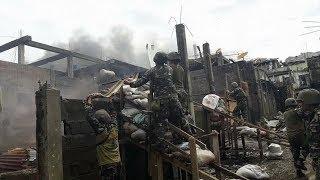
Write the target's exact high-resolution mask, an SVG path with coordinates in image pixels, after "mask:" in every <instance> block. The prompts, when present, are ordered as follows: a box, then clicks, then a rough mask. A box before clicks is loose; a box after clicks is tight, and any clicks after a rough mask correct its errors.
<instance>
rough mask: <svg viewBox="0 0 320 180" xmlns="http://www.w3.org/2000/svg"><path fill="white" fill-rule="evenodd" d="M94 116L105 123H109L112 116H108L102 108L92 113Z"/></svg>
mask: <svg viewBox="0 0 320 180" xmlns="http://www.w3.org/2000/svg"><path fill="white" fill-rule="evenodd" d="M94 117H95V118H97V119H98V120H99V121H103V122H105V123H110V122H111V121H112V118H111V117H110V115H109V113H108V112H107V111H106V110H104V109H100V110H98V111H96V112H95V113H94Z"/></svg>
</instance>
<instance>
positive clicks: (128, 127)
mask: <svg viewBox="0 0 320 180" xmlns="http://www.w3.org/2000/svg"><path fill="white" fill-rule="evenodd" d="M123 129H124V132H125V133H126V134H130V135H131V134H132V133H133V132H135V131H137V130H138V127H137V126H135V125H134V124H132V123H129V122H125V123H124V124H123Z"/></svg>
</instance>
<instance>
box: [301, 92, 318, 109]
mask: <svg viewBox="0 0 320 180" xmlns="http://www.w3.org/2000/svg"><path fill="white" fill-rule="evenodd" d="M297 101H301V102H303V103H305V104H309V105H314V104H320V93H319V91H318V90H315V89H304V90H302V91H300V92H299V94H298V97H297Z"/></svg>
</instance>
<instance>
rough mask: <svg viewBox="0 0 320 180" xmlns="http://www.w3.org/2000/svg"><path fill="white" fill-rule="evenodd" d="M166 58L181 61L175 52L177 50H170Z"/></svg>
mask: <svg viewBox="0 0 320 180" xmlns="http://www.w3.org/2000/svg"><path fill="white" fill-rule="evenodd" d="M168 60H169V61H178V62H180V61H181V57H180V55H179V53H177V52H170V53H169V54H168Z"/></svg>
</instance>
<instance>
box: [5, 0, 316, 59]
mask: <svg viewBox="0 0 320 180" xmlns="http://www.w3.org/2000/svg"><path fill="white" fill-rule="evenodd" d="M181 4H182V6H183V8H182V22H183V23H185V24H186V25H187V26H188V27H189V28H190V30H191V32H192V34H193V37H192V36H191V35H189V34H188V46H189V49H190V50H191V49H192V44H193V43H197V44H198V45H202V44H203V43H204V42H209V43H210V45H211V51H215V50H216V49H218V48H222V52H223V53H224V54H228V53H234V52H237V51H248V52H249V54H248V58H254V57H279V58H280V59H285V58H286V57H288V56H294V55H298V54H300V52H304V51H306V50H308V51H318V50H319V49H320V48H319V47H320V40H319V36H320V32H319V33H315V34H311V35H306V36H299V34H302V33H304V32H308V29H304V28H303V27H304V26H308V25H317V24H313V23H303V22H301V21H303V20H315V21H317V20H319V21H320V1H319V0H1V6H0V18H1V28H0V44H3V43H4V42H7V41H9V40H12V38H8V37H2V36H18V31H19V29H22V31H23V34H24V35H31V36H32V38H33V40H35V41H39V42H42V43H47V44H54V43H61V42H63V43H67V42H68V41H69V39H70V38H72V37H73V36H74V33H75V32H78V31H79V30H80V31H81V32H84V33H85V34H87V35H89V36H91V37H92V38H93V39H96V40H97V41H99V42H103V43H105V44H107V43H108V41H105V42H104V41H102V40H103V39H108V36H109V35H110V32H111V29H112V28H113V27H115V26H121V27H125V28H127V29H128V31H130V33H131V35H132V42H130V43H132V45H133V47H134V52H135V53H137V54H141V53H144V52H145V45H146V43H150V42H154V43H156V44H157V45H158V48H159V49H162V50H165V51H167V50H169V49H175V48H176V47H175V43H176V41H175V36H174V35H173V36H171V33H172V30H173V27H174V24H175V23H174V22H173V21H171V23H168V21H169V18H170V17H171V16H173V17H176V19H177V21H179V14H180V6H181ZM319 25H320V23H319ZM106 46H107V45H106ZM27 50H28V51H27V54H26V59H27V61H29V62H30V61H34V60H36V59H38V58H40V57H42V56H43V52H42V51H35V50H33V49H27ZM190 55H191V52H190ZM106 56H107V55H106ZM13 57H14V51H9V52H7V53H1V54H0V59H4V60H7V61H13V60H14V58H13ZM134 58H141V56H135V57H134Z"/></svg>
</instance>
